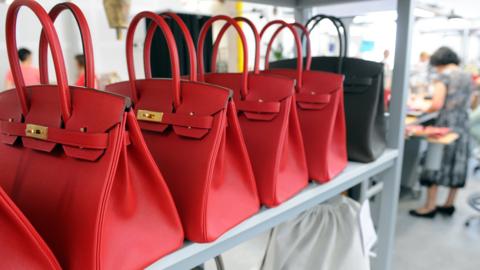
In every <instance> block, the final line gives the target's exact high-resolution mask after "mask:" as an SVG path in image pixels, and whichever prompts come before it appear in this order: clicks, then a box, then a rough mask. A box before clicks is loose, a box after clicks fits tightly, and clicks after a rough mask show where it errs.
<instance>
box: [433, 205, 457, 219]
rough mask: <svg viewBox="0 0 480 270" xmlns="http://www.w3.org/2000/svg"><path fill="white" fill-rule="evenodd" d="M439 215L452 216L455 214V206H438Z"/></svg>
mask: <svg viewBox="0 0 480 270" xmlns="http://www.w3.org/2000/svg"><path fill="white" fill-rule="evenodd" d="M437 211H438V213H440V214H442V215H444V216H448V217H449V216H451V215H453V213H454V212H455V206H437Z"/></svg>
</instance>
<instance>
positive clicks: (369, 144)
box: [270, 15, 386, 162]
mask: <svg viewBox="0 0 480 270" xmlns="http://www.w3.org/2000/svg"><path fill="white" fill-rule="evenodd" d="M323 19H327V20H330V21H332V22H333V24H334V25H335V27H336V28H337V33H338V36H339V44H340V50H339V51H340V55H339V56H338V57H329V56H316V57H312V64H311V70H320V71H329V72H338V73H341V74H344V75H345V80H344V98H345V120H346V127H347V151H348V159H349V160H351V161H357V162H371V161H374V160H375V159H377V158H378V157H379V156H380V155H381V154H382V153H383V152H384V150H385V148H386V120H385V107H384V93H383V91H384V84H383V63H378V62H372V61H367V60H363V59H358V58H350V57H347V56H346V55H347V51H348V47H347V33H346V28H345V26H344V25H343V22H342V21H341V20H340V19H338V18H335V17H331V16H326V15H316V16H314V17H312V18H310V19H309V20H308V22H307V24H306V26H307V27H308V26H309V25H311V27H309V28H308V29H309V32H311V31H312V30H313V28H315V27H316V26H317V25H318V24H319V23H320V21H321V20H323ZM295 65H296V60H295V59H285V60H280V61H276V62H271V63H270V68H294V67H295Z"/></svg>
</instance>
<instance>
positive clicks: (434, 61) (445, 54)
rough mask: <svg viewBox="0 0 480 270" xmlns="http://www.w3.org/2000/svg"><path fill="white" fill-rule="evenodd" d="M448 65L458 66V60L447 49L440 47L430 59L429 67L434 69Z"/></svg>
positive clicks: (452, 52) (450, 50) (453, 53)
mask: <svg viewBox="0 0 480 270" xmlns="http://www.w3.org/2000/svg"><path fill="white" fill-rule="evenodd" d="M449 64H455V65H458V64H460V58H459V57H458V55H457V54H456V53H455V52H454V51H453V50H452V49H450V48H449V47H440V48H439V49H438V50H436V51H435V52H434V53H433V54H432V56H431V57H430V65H432V66H434V67H438V66H445V65H449Z"/></svg>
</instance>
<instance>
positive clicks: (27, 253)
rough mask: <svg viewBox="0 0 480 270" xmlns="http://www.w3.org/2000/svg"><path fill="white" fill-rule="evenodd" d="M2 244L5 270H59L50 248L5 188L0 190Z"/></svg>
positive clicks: (0, 249) (2, 265)
mask: <svg viewBox="0 0 480 270" xmlns="http://www.w3.org/2000/svg"><path fill="white" fill-rule="evenodd" d="M0 243H1V244H0V254H2V259H1V260H2V261H1V263H0V265H1V268H2V269H38V270H59V269H60V265H59V264H58V262H57V260H56V259H55V256H54V255H53V253H52V251H50V249H49V248H48V246H47V244H45V242H44V241H43V239H42V238H41V237H40V235H38V233H37V231H36V230H35V228H33V226H32V225H31V224H30V222H29V221H28V220H27V218H26V217H25V216H24V215H23V214H22V212H21V211H20V210H19V209H18V208H17V207H16V206H15V204H14V203H13V202H12V201H11V200H10V198H9V197H8V196H7V194H5V192H4V191H3V189H2V188H0Z"/></svg>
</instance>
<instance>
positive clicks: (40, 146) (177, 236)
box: [0, 0, 183, 270]
mask: <svg viewBox="0 0 480 270" xmlns="http://www.w3.org/2000/svg"><path fill="white" fill-rule="evenodd" d="M21 8H29V9H30V10H32V11H33V13H34V14H35V15H36V17H37V18H38V19H39V21H40V23H41V24H42V27H43V34H42V35H44V38H43V39H41V40H42V41H41V42H42V43H41V44H40V48H46V44H45V42H48V45H49V47H50V51H51V54H52V56H53V62H54V66H55V71H56V80H57V82H58V84H55V85H45V84H43V85H36V86H25V84H24V81H23V77H22V73H21V70H20V64H19V59H18V54H17V47H16V32H17V31H16V29H15V26H16V22H17V17H18V12H19V10H20V9H21ZM63 10H70V11H71V12H72V13H73V15H74V17H75V19H76V21H77V23H78V26H79V27H80V30H81V33H82V39H83V43H84V46H83V47H84V50H85V51H84V53H85V55H86V59H87V61H90V60H88V59H91V57H92V56H93V54H92V51H91V44H90V43H91V40H90V34H89V32H88V31H89V30H88V29H89V28H88V25H87V23H86V20H85V18H84V16H83V14H82V13H81V11H80V9H79V8H78V7H76V6H75V5H74V4H72V3H62V4H59V5H56V6H55V7H54V8H53V9H52V11H51V13H50V15H51V18H52V19H55V18H56V16H57V15H58V13H60V12H61V11H63ZM51 18H50V17H49V15H48V14H47V13H46V12H45V10H44V9H43V8H42V7H41V5H40V4H39V3H37V2H35V1H29V0H17V1H14V2H13V3H12V4H11V5H10V6H9V9H8V13H7V20H6V40H7V51H8V56H9V60H10V66H11V70H12V71H13V75H14V79H15V84H16V88H15V89H12V90H7V91H5V92H2V93H0V140H1V141H0V142H1V143H0V171H1V172H2V177H1V178H0V186H2V187H3V189H4V190H5V192H6V193H7V194H8V195H9V196H10V197H11V198H12V200H13V201H14V202H15V204H16V205H17V206H18V207H19V208H20V209H21V210H22V212H23V213H24V214H25V215H26V216H27V218H28V219H29V220H30V221H31V223H32V225H33V226H34V227H35V228H36V229H37V230H38V232H39V234H40V235H41V236H42V237H43V238H44V239H45V242H46V243H47V244H48V246H49V247H50V248H51V249H52V251H53V252H54V254H55V256H56V257H57V259H58V261H59V262H60V264H61V266H62V268H65V269H82V270H83V269H138V268H144V267H146V266H148V265H149V264H150V263H152V262H153V261H155V260H157V259H159V258H160V257H162V256H163V255H165V254H167V253H169V252H171V251H173V250H175V249H177V248H179V247H180V246H181V245H182V243H183V233H182V228H181V225H180V219H179V217H178V214H177V212H176V209H175V206H174V203H173V199H172V197H171V195H170V193H169V191H168V189H167V186H166V184H165V183H164V180H163V177H162V175H161V174H160V171H159V170H158V168H157V166H156V165H155V162H154V160H153V158H152V156H151V155H150V153H149V152H148V149H147V147H146V145H145V143H144V141H143V138H142V136H141V132H140V129H139V127H138V124H137V122H136V120H135V116H134V114H133V112H132V111H131V110H130V101H129V99H128V98H125V97H121V96H118V95H112V94H110V93H105V92H103V91H97V90H95V89H92V88H93V83H94V79H93V78H94V77H93V76H91V74H94V71H93V64H92V63H91V62H88V63H87V64H86V68H87V69H88V70H86V74H87V80H86V83H87V87H74V86H69V85H68V81H67V72H66V69H65V63H64V58H63V54H62V51H61V47H60V43H59V40H58V36H57V33H56V31H55V28H54V25H53V22H52V20H51ZM42 51H43V49H41V50H40V52H42ZM41 57H46V56H41ZM41 59H42V58H41ZM43 59H44V60H46V58H43ZM42 63H43V64H42V65H46V61H43V62H42ZM40 70H43V71H44V72H46V68H45V67H44V66H41V67H40ZM42 76H43V77H44V79H46V73H44V74H43V75H42ZM126 251H128V252H126Z"/></svg>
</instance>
